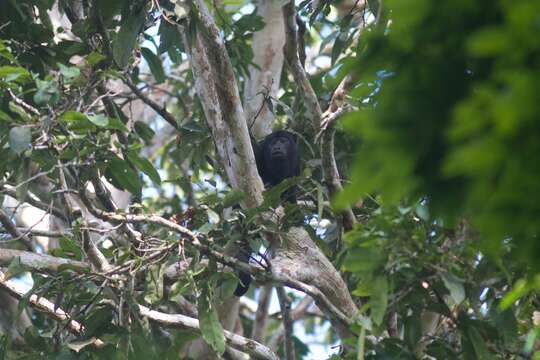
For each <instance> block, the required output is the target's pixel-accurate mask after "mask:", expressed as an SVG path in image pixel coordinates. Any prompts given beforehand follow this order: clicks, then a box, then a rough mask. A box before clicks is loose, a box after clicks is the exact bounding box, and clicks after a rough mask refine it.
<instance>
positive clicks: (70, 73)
mask: <svg viewBox="0 0 540 360" xmlns="http://www.w3.org/2000/svg"><path fill="white" fill-rule="evenodd" d="M57 65H58V68H59V69H60V73H61V74H62V75H63V76H64V77H65V78H67V79H72V78H75V77H77V76H79V75H81V70H79V68H78V67H76V66H65V65H64V64H61V63H57Z"/></svg>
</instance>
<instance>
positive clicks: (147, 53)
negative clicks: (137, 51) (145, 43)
mask: <svg viewBox="0 0 540 360" xmlns="http://www.w3.org/2000/svg"><path fill="white" fill-rule="evenodd" d="M141 54H142V56H143V57H144V59H145V60H146V62H148V66H149V67H150V71H151V72H152V75H154V78H155V79H156V82H157V83H158V84H159V83H162V82H163V81H165V71H164V70H163V65H162V63H161V59H160V58H159V56H157V55H156V54H154V53H153V52H152V50H150V49H148V48H145V47H143V48H141Z"/></svg>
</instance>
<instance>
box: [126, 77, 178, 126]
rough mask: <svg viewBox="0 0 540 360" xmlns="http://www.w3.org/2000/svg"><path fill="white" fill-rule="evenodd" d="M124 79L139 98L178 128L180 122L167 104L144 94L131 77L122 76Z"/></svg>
mask: <svg viewBox="0 0 540 360" xmlns="http://www.w3.org/2000/svg"><path fill="white" fill-rule="evenodd" d="M122 80H123V81H124V84H126V85H127V86H128V87H129V88H130V89H131V91H133V93H134V94H135V95H137V97H138V98H139V99H141V101H142V102H143V103H145V104H146V105H148V106H150V107H151V108H152V109H153V110H154V111H155V112H156V113H158V115H160V116H161V117H162V118H163V119H164V120H165V121H166V122H168V123H169V125H171V126H172V127H173V128H175V129H176V130H178V123H177V121H176V118H175V117H174V116H173V114H171V113H170V112H168V111H167V108H166V107H165V106H160V105H159V104H158V103H157V102H155V101H153V100H152V99H150V98H149V97H148V96H146V95H144V94H143V92H142V91H141V90H139V88H138V87H137V85H135V84H133V82H132V81H131V80H130V79H129V78H127V77H122Z"/></svg>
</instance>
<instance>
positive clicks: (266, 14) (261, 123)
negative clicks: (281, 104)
mask: <svg viewBox="0 0 540 360" xmlns="http://www.w3.org/2000/svg"><path fill="white" fill-rule="evenodd" d="M282 5H283V4H282V2H281V1H276V0H260V1H259V3H258V5H257V15H259V16H261V17H262V18H263V20H264V23H265V27H264V29H262V30H260V31H257V32H256V33H255V34H253V46H252V49H253V63H255V64H257V66H258V67H259V68H256V67H255V66H250V68H249V79H246V80H245V83H244V109H245V112H246V119H247V121H248V125H249V126H250V128H251V132H252V134H253V135H254V136H255V138H257V139H261V138H263V137H265V136H266V135H268V134H270V132H271V131H272V125H273V124H274V120H275V115H274V114H273V113H272V112H271V111H270V109H269V108H268V106H267V105H266V104H265V96H269V97H272V98H275V97H276V96H277V92H278V90H279V80H280V78H281V70H282V68H283V45H285V30H284V27H283V17H282V16H281V7H282Z"/></svg>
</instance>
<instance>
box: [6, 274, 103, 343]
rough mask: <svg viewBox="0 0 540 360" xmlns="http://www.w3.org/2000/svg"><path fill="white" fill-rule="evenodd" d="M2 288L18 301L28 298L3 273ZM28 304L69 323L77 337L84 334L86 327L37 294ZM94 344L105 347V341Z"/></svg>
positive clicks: (30, 297) (70, 328) (97, 340)
mask: <svg viewBox="0 0 540 360" xmlns="http://www.w3.org/2000/svg"><path fill="white" fill-rule="evenodd" d="M0 288H2V289H4V290H6V291H7V292H8V293H9V294H10V295H11V296H13V297H14V298H16V299H22V298H23V297H25V296H27V295H26V294H25V292H24V291H23V290H21V289H18V288H17V286H15V285H14V284H12V283H10V282H8V281H7V280H6V277H5V275H4V273H3V272H1V271H0ZM28 303H29V304H30V305H31V306H32V307H34V308H36V309H37V310H40V311H42V312H44V313H45V314H47V315H48V316H50V317H51V318H53V319H54V320H56V321H58V322H66V321H67V328H68V329H69V331H70V332H71V333H72V334H74V335H77V336H80V335H83V334H84V326H83V325H82V324H81V323H79V322H78V321H75V320H72V319H71V316H70V315H69V314H68V313H67V312H65V311H64V310H62V309H61V308H59V307H57V306H56V305H55V304H54V303H53V302H51V301H49V300H47V299H45V298H43V297H40V296H37V295H36V294H31V295H30V296H28ZM92 339H93V342H92V345H94V346H96V347H102V346H103V345H105V343H104V342H103V341H101V340H100V339H97V338H92Z"/></svg>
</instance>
